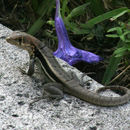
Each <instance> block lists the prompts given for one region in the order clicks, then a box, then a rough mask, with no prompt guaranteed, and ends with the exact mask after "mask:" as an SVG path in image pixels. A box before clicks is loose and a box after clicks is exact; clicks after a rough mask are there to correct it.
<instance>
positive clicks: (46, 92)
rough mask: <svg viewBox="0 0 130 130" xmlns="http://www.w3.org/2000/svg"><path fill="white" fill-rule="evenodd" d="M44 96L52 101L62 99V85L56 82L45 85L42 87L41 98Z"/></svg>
mask: <svg viewBox="0 0 130 130" xmlns="http://www.w3.org/2000/svg"><path fill="white" fill-rule="evenodd" d="M44 96H46V97H49V98H52V99H58V100H59V99H62V98H63V97H64V94H63V86H62V84H60V83H56V82H50V83H46V84H45V85H44V86H43V97H44Z"/></svg>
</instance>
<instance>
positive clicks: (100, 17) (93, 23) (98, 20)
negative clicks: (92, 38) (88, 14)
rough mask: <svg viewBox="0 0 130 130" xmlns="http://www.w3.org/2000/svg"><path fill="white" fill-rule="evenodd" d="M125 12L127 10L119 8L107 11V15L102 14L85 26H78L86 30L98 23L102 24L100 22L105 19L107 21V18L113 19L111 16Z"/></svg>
mask: <svg viewBox="0 0 130 130" xmlns="http://www.w3.org/2000/svg"><path fill="white" fill-rule="evenodd" d="M125 10H128V8H126V7H122V8H119V9H115V10H112V11H109V12H107V13H104V14H102V15H99V16H97V17H95V18H93V19H91V20H89V21H87V23H86V24H80V26H81V27H82V28H86V29H88V28H92V27H93V26H94V25H95V24H98V23H100V22H102V21H104V20H106V19H109V18H111V17H113V16H115V15H117V14H120V13H121V12H123V11H125Z"/></svg>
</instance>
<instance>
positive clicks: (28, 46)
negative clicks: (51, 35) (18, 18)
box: [6, 31, 34, 52]
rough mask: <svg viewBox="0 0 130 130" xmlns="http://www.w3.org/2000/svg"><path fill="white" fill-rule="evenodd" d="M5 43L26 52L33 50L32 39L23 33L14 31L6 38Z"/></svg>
mask: <svg viewBox="0 0 130 130" xmlns="http://www.w3.org/2000/svg"><path fill="white" fill-rule="evenodd" d="M6 41H7V42H8V43H10V44H12V45H15V46H17V47H19V48H22V49H24V50H27V51H28V52H31V51H32V50H33V49H34V46H33V44H32V41H33V37H32V36H31V35H29V34H27V33H25V32H20V31H14V32H13V33H12V34H11V35H9V36H8V37H6Z"/></svg>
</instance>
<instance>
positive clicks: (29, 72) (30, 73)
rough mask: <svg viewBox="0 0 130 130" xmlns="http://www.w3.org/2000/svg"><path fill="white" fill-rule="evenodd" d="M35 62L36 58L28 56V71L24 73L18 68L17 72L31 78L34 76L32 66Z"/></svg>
mask: <svg viewBox="0 0 130 130" xmlns="http://www.w3.org/2000/svg"><path fill="white" fill-rule="evenodd" d="M35 62H36V58H35V57H34V56H32V55H30V61H29V69H28V71H27V72H26V71H24V70H23V69H21V68H19V70H20V71H21V72H22V74H27V75H29V76H32V75H33V74H34V65H35Z"/></svg>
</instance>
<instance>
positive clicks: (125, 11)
mask: <svg viewBox="0 0 130 130" xmlns="http://www.w3.org/2000/svg"><path fill="white" fill-rule="evenodd" d="M128 12H130V9H127V10H124V11H122V12H121V13H119V14H117V15H115V16H114V17H112V20H116V19H117V18H119V17H120V16H122V15H124V14H125V13H128Z"/></svg>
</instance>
